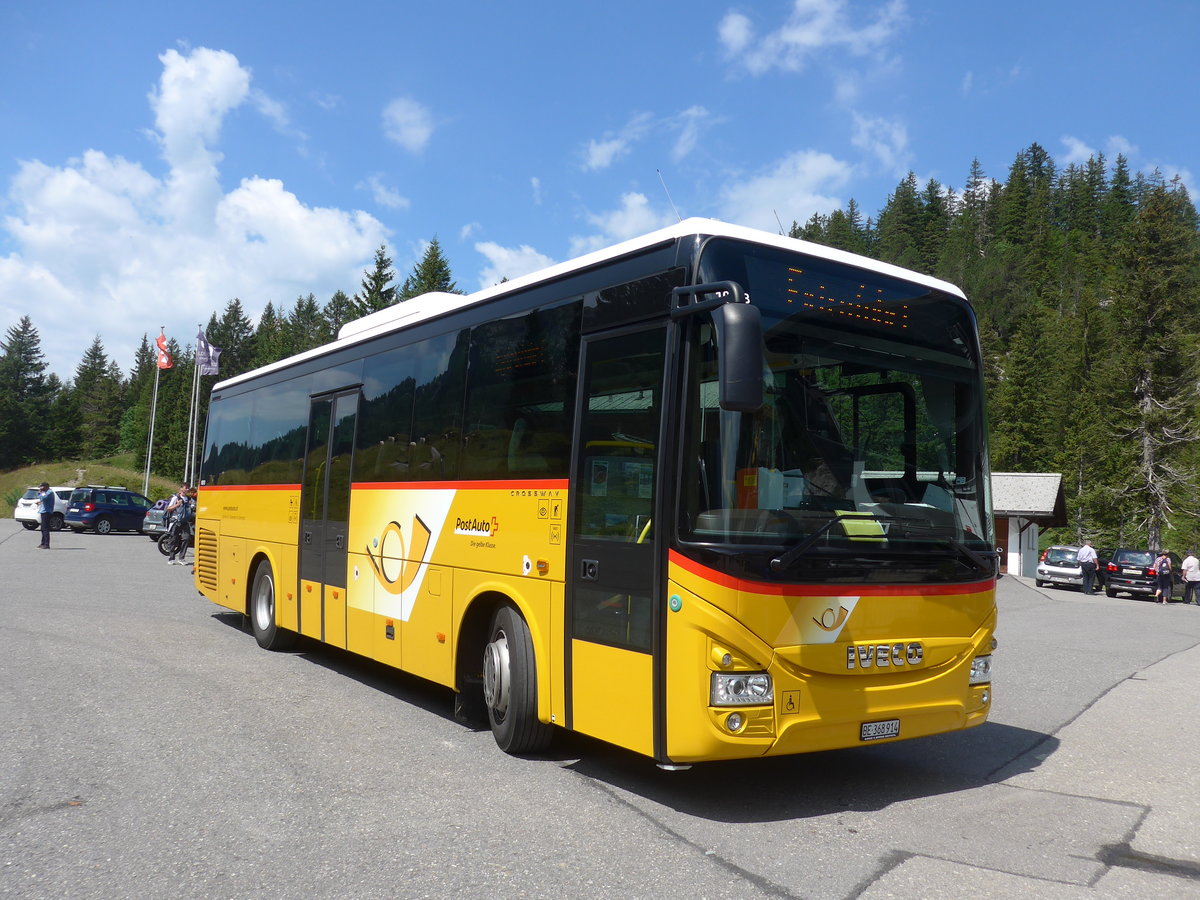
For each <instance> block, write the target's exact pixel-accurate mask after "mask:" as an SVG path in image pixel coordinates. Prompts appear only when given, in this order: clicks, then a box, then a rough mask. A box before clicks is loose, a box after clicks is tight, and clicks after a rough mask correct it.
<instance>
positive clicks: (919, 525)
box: [771, 512, 1000, 574]
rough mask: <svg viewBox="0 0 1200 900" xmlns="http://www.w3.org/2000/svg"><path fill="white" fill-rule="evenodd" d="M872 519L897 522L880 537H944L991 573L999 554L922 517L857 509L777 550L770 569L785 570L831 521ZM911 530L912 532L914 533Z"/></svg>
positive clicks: (940, 538) (827, 529)
mask: <svg viewBox="0 0 1200 900" xmlns="http://www.w3.org/2000/svg"><path fill="white" fill-rule="evenodd" d="M861 521H872V522H878V523H880V524H886V525H888V526H899V527H897V528H895V530H894V531H893V529H892V528H889V529H888V531H887V533H886V534H885V535H881V536H883V537H888V538H891V537H893V536H898V537H904V538H926V539H932V540H938V541H944V542H945V543H947V544H949V545H950V547H951V548H952V549H953V550H955V551H956V552H957V553H959V554H960V555H962V556H965V557H966V558H967V559H968V560H970V561H971V563H973V564H974V565H975V566H976V567H977V568H978V569H980V570H981V571H984V572H989V573H992V574H995V571H996V561H997V560H998V559H999V558H1000V557H999V554H998V553H996V552H995V551H988V552H986V553H980V552H979V551H978V550H973V549H972V548H970V547H968V546H967V545H966V544H964V543H963V542H962V541H960V540H959V539H958V538H956V537H955V536H954V535H953V534H946V533H945V531H943V530H940V529H939V528H938V526H937V525H934V524H933V523H932V522H928V521H926V520H925V519H918V518H914V517H912V516H889V515H877V514H875V513H868V512H860V513H856V514H853V515H848V516H834V517H831V518H830V519H829V520H828V521H826V522H825V523H824V524H823V525H822V526H821V527H820V528H818V529H817V530H816V531H814V532H813V533H812V534H810V535H809V536H808V537H806V538H805V539H804V540H803V541H801V542H800V543H799V544H797V545H796V546H795V547H793V548H792V549H791V550H788V551H787V552H785V553H781V554H780V555H779V556H777V557H775V558H774V559H772V560H771V571H772V572H785V571H787V570H788V569H790V568H791V567H792V564H793V563H795V562H796V561H797V560H798V559H800V558H801V557H802V556H804V555H805V554H806V553H808V551H809V550H811V549H812V547H813V546H814V545H815V544H816V543H817V541H819V540H820V539H821V538H822V537H823V536H824V535H825V534H826V533H827V532H828V531H829V529H831V528H832V527H833V526H834V525H842V524H845V523H846V522H861ZM914 532H915V533H914Z"/></svg>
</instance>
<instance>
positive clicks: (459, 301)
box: [213, 217, 966, 392]
mask: <svg viewBox="0 0 1200 900" xmlns="http://www.w3.org/2000/svg"><path fill="white" fill-rule="evenodd" d="M701 234H702V235H707V236H719V237H729V238H736V239H738V240H743V241H748V242H750V243H755V244H762V245H765V246H770V247H778V248H780V249H783V250H792V251H795V252H798V253H804V254H806V255H808V256H814V257H817V258H820V259H827V260H829V261H831V262H836V263H843V264H845V265H850V266H854V267H856V268H859V269H865V270H867V271H871V272H878V273H879V274H881V275H888V276H891V277H893V278H900V279H904V280H906V281H911V282H913V283H915V284H920V285H924V286H925V287H928V288H930V289H931V290H938V291H941V292H943V293H947V294H952V295H954V296H956V297H961V298H962V299H964V300H965V299H966V297H965V296H964V295H963V293H962V291H961V290H959V288H957V287H956V286H954V285H953V284H950V283H949V282H946V281H942V280H941V279H938V278H933V277H931V276H929V275H922V274H920V273H918V272H913V271H911V270H909V269H902V268H900V267H899V266H894V265H892V264H891V263H885V262H880V261H879V260H874V259H870V258H868V257H865V256H859V255H857V254H855V253H850V252H848V251H845V250H838V249H835V248H833V247H826V246H824V245H822V244H814V243H811V242H810V241H803V240H799V239H797V238H791V237H786V236H784V235H777V234H771V233H770V232H766V231H759V230H758V229H756V228H747V227H745V226H742V225H731V224H729V223H728V222H722V221H720V220H718V219H705V218H699V217H693V218H689V219H682V220H681V221H679V222H677V223H676V224H674V225H669V226H667V227H666V228H660V229H659V230H658V231H652V232H650V233H649V234H644V235H642V236H641V237H636V238H632V239H630V240H627V241H622V242H621V243H619V244H614V245H612V246H611V247H605V248H604V249H602V250H597V251H594V252H592V253H588V254H585V255H584V256H579V257H576V258H575V259H571V260H567V261H566V262H562V263H556V264H555V265H552V266H548V267H546V268H544V269H539V270H538V271H536V272H531V273H530V274H528V275H522V276H521V277H520V278H514V279H513V280H511V281H505V282H502V283H501V284H496V285H492V286H491V287H489V288H484V289H482V290H479V291H476V292H475V293H473V294H465V295H464V294H446V293H441V292H432V293H428V294H421V295H420V296H417V297H413V298H412V299H410V300H406V301H404V302H403V303H396V304H394V305H392V306H389V307H387V308H386V309H381V310H378V311H376V312H373V313H368V314H367V315H365V316H363V317H362V318H360V319H355V320H353V321H351V322H347V323H346V324H345V325H343V326H342V327H341V329H340V330H339V331H338V336H337V339H336V340H335V341H333V342H332V343H329V344H325V345H323V346H321V347H317V348H314V349H312V350H306V351H305V352H303V353H299V354H297V355H295V356H291V357H288V358H287V359H281V360H279V361H277V362H273V363H269V364H267V365H265V366H262V367H261V368H258V369H255V370H253V371H251V372H244V373H242V374H240V375H235V376H233V377H232V378H229V379H227V380H225V381H222V382H219V383H218V384H216V385H214V386H213V391H214V392H215V391H217V390H221V389H223V388H226V387H231V386H233V385H236V384H239V383H241V382H242V381H245V380H247V379H250V378H255V377H258V376H259V375H265V374H267V373H270V372H273V371H276V370H277V369H283V368H286V367H288V366H291V365H294V364H295V363H298V362H303V361H304V360H306V359H311V358H313V357H317V356H323V355H324V354H326V353H328V352H330V351H331V350H336V349H339V348H341V347H349V346H352V345H354V344H357V343H360V342H362V341H366V340H369V339H371V338H373V337H377V336H379V335H382V334H388V333H389V332H392V331H396V330H398V329H401V328H407V327H409V326H411V325H415V324H417V323H419V322H424V321H426V320H429V319H434V318H437V317H439V316H442V315H445V314H447V313H450V312H453V311H455V310H458V309H464V308H466V307H469V306H474V305H476V304H478V303H483V302H484V301H487V300H491V299H493V298H495V297H500V296H503V295H505V294H510V293H513V292H515V291H520V290H523V289H525V288H527V287H531V286H533V285H536V284H541V283H543V282H547V281H553V280H554V279H556V278H559V277H562V276H564V275H568V274H570V273H572V272H576V271H579V270H582V269H587V268H591V267H593V266H598V265H601V264H603V263H605V262H607V261H609V260H614V259H619V258H621V257H623V256H628V255H631V254H634V253H637V252H638V251H640V250H644V249H647V248H650V247H653V246H655V245H657V244H661V243H665V242H667V241H673V240H678V239H679V238H683V237H689V236H691V235H701Z"/></svg>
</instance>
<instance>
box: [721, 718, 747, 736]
mask: <svg viewBox="0 0 1200 900" xmlns="http://www.w3.org/2000/svg"><path fill="white" fill-rule="evenodd" d="M743 723H744V720H743V719H742V714H741V713H730V714H729V715H728V716H726V717H725V727H726V728H728V729H729V730H730V732H732V733H734V734H736V733H737V732H739V731H741V730H742V725H743Z"/></svg>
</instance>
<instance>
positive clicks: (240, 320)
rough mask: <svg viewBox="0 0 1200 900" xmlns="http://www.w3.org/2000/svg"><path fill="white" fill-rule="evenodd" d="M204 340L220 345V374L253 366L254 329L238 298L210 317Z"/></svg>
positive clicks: (234, 373)
mask: <svg viewBox="0 0 1200 900" xmlns="http://www.w3.org/2000/svg"><path fill="white" fill-rule="evenodd" d="M204 333H205V335H207V337H208V342H209V343H210V344H212V345H213V346H214V347H220V348H221V362H220V365H221V376H222V377H223V378H229V377H230V376H232V375H240V374H241V373H242V372H248V371H250V369H251V368H253V363H254V328H253V326H252V325H251V324H250V319H249V318H247V316H246V314H245V312H243V310H242V301H241V300H239V299H238V298H237V297H234V298H233V299H232V300H230V301H229V302H228V303H226V304H225V311H224V312H223V313H222V314H221V318H220V319H219V320H218V319H217V318H216V316H213V317H212V318H210V319H209V320H208V327H207V328H206V329H205V330H204Z"/></svg>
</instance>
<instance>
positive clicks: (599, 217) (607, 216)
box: [571, 192, 675, 256]
mask: <svg viewBox="0 0 1200 900" xmlns="http://www.w3.org/2000/svg"><path fill="white" fill-rule="evenodd" d="M586 218H587V221H588V222H589V223H590V224H591V225H594V226H596V227H597V228H599V229H600V230H599V233H597V234H592V235H585V236H578V235H576V236H573V237H572V238H571V255H572V256H581V255H583V254H584V253H590V252H592V251H593V250H600V249H602V248H604V247H607V246H609V245H610V244H615V243H618V242H620V241H624V240H628V239H629V238H632V237H637V236H638V235H641V234H645V233H646V232H648V231H655V230H656V229H659V228H663V227H664V226H666V225H669V224H671V223H672V222H674V221H675V216H674V214H672V213H669V212H662V211H655V210H654V209H651V207H650V201H649V200H647V199H646V195H645V194H639V193H636V192H631V193H628V194H623V195H622V196H621V205H620V206H619V207H617V208H616V209H613V210H609V211H608V212H602V213H588V215H587V217H586Z"/></svg>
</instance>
